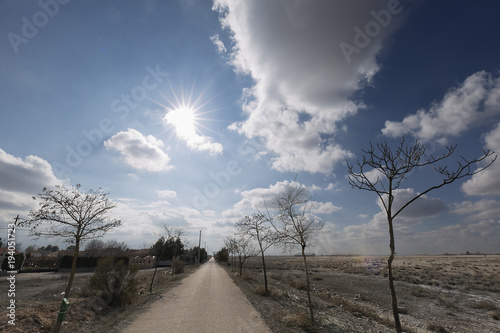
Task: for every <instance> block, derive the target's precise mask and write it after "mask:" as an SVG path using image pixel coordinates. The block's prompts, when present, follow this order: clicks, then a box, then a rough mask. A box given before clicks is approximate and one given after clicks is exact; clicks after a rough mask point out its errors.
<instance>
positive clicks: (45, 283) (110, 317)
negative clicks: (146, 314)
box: [0, 266, 194, 333]
mask: <svg viewBox="0 0 500 333" xmlns="http://www.w3.org/2000/svg"><path fill="white" fill-rule="evenodd" d="M153 271H154V270H153V269H148V270H140V271H139V272H138V273H137V275H136V277H137V278H138V281H139V283H138V295H137V297H136V299H135V301H134V303H133V304H131V305H130V306H128V307H124V308H111V307H109V306H106V304H105V303H104V302H103V301H102V300H101V299H100V298H99V297H97V296H94V295H93V293H92V292H90V291H89V290H87V288H86V284H87V280H88V278H89V277H90V275H91V274H90V273H80V274H77V275H76V276H75V281H74V283H73V287H72V294H71V295H70V299H69V302H70V307H69V311H68V315H67V317H66V321H65V322H64V323H63V326H62V330H63V332H83V333H91V332H121V328H122V327H123V326H124V325H125V324H126V323H129V322H130V321H131V320H132V319H133V318H134V316H135V315H137V314H138V313H140V312H141V311H143V310H144V309H146V308H147V304H149V303H151V302H153V301H155V300H158V299H159V298H161V297H162V296H161V295H160V294H161V293H163V292H165V291H167V290H169V289H170V288H172V287H173V286H175V285H176V284H177V283H179V281H180V280H181V279H182V278H183V277H185V276H187V275H189V274H190V273H191V272H192V271H194V269H193V268H192V267H191V266H186V273H183V274H179V275H176V276H175V277H174V278H172V277H171V270H170V268H159V269H158V271H157V273H156V276H155V280H154V285H153V294H150V293H149V286H150V283H151V277H152V275H153ZM68 275H69V273H30V274H19V275H17V279H16V296H15V300H16V303H15V304H16V321H15V323H16V326H14V327H13V326H11V325H8V324H7V312H6V311H5V310H4V309H6V306H7V302H8V301H9V299H8V297H7V291H8V289H9V288H8V283H7V280H6V276H1V277H0V295H1V297H0V308H1V310H0V316H1V318H2V320H1V321H0V332H22V333H34V332H53V327H54V321H55V319H56V318H57V313H58V311H59V306H60V304H61V300H62V294H64V293H63V292H64V289H65V287H66V284H67V279H68Z"/></svg>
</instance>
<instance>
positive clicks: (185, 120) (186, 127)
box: [164, 106, 197, 139]
mask: <svg viewBox="0 0 500 333" xmlns="http://www.w3.org/2000/svg"><path fill="white" fill-rule="evenodd" d="M164 119H165V120H166V122H167V123H168V124H170V125H172V126H173V127H174V128H175V132H176V133H177V135H178V136H179V137H182V138H185V139H193V138H195V137H196V135H197V134H196V110H195V109H194V108H190V107H185V106H181V107H179V108H175V109H172V110H170V111H169V112H168V113H167V114H166V115H165V118H164Z"/></svg>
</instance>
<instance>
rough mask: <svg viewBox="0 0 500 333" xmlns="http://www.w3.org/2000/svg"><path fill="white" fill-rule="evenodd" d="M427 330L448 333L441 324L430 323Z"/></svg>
mask: <svg viewBox="0 0 500 333" xmlns="http://www.w3.org/2000/svg"><path fill="white" fill-rule="evenodd" d="M427 329H428V330H429V331H431V332H438V333H446V332H448V331H447V330H446V328H444V327H443V326H442V325H441V324H439V323H429V324H428V325H427Z"/></svg>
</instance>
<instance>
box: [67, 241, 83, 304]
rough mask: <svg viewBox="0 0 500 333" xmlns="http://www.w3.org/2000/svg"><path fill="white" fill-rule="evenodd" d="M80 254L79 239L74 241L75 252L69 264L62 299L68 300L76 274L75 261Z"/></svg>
mask: <svg viewBox="0 0 500 333" xmlns="http://www.w3.org/2000/svg"><path fill="white" fill-rule="evenodd" d="M79 253H80V239H79V238H77V239H76V243H75V252H74V253H73V261H72V263H71V273H70V275H69V280H68V285H67V286H66V291H65V292H64V298H69V293H70V291H71V286H72V285H73V280H74V279H75V273H76V261H77V259H78V254H79Z"/></svg>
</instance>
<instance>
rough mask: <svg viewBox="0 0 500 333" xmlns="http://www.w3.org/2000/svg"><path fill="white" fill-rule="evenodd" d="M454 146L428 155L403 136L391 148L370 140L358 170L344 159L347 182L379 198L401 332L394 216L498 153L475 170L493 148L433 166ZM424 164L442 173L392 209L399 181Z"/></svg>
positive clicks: (391, 282)
mask: <svg viewBox="0 0 500 333" xmlns="http://www.w3.org/2000/svg"><path fill="white" fill-rule="evenodd" d="M456 147H457V146H456V145H455V146H447V147H445V152H444V153H443V154H442V155H440V156H438V157H434V156H432V154H430V155H428V156H427V155H426V148H425V146H424V145H422V144H421V143H419V142H418V141H415V143H414V144H412V145H410V146H407V145H405V140H404V138H403V139H402V140H401V143H400V144H399V146H397V148H396V149H395V150H394V151H393V150H392V149H391V147H390V146H389V144H388V143H387V142H383V143H378V144H377V145H376V146H373V144H372V143H371V142H370V148H369V149H367V150H362V152H363V153H364V155H363V159H362V160H361V161H360V160H358V161H357V162H356V166H357V169H359V171H357V172H356V171H354V166H353V165H351V164H349V163H347V168H348V171H349V184H350V185H351V186H352V187H353V188H357V189H361V190H366V191H371V192H375V193H376V194H377V196H378V197H379V199H380V201H381V202H382V205H383V208H384V211H385V213H386V216H387V222H388V223H389V237H390V244H389V247H390V250H391V254H390V256H389V259H388V261H387V264H388V271H389V288H390V290H391V297H392V311H393V315H394V322H395V326H396V331H397V332H402V328H401V322H400V320H399V312H398V303H397V297H396V290H395V287H394V277H393V274H392V262H393V260H394V255H395V253H396V252H395V241H394V227H393V221H394V219H395V218H396V217H397V216H398V215H399V214H400V213H401V212H402V211H403V210H404V209H405V208H406V207H408V205H410V204H411V203H413V202H415V201H416V200H417V199H418V198H420V197H422V196H423V195H425V194H427V193H429V192H430V191H433V190H436V189H438V188H441V187H443V186H445V185H448V184H451V183H453V182H454V181H456V180H459V179H462V178H464V177H468V176H472V175H474V174H477V173H479V172H481V171H483V170H484V169H485V168H487V167H489V166H490V165H491V164H492V163H493V162H494V161H495V160H496V157H497V156H496V155H495V156H494V157H493V158H492V160H491V161H489V162H488V163H487V164H486V166H485V167H483V168H479V169H476V170H473V169H472V166H474V165H475V164H478V163H479V162H481V161H483V160H485V159H486V158H488V157H492V155H493V154H494V152H490V151H483V155H482V156H481V157H479V158H475V159H472V160H469V159H466V158H465V157H463V156H460V160H459V161H458V162H457V166H456V168H455V169H454V170H450V169H449V168H448V167H447V166H434V165H436V163H438V162H441V161H443V160H445V159H447V158H448V157H450V156H452V155H453V153H454V152H455V149H456ZM426 166H433V169H434V170H435V171H436V172H437V173H438V174H439V175H440V176H441V181H440V182H438V183H437V184H436V185H434V186H431V187H429V188H427V189H426V190H424V191H422V192H419V193H417V194H415V196H414V197H413V198H411V199H410V200H408V201H407V202H406V203H404V204H403V205H402V206H401V207H400V208H398V209H395V207H394V205H393V204H394V199H395V191H396V190H397V189H398V188H399V187H400V186H401V184H402V182H403V181H404V180H406V179H407V177H408V176H409V175H410V173H411V172H412V171H413V170H414V169H415V168H421V167H426ZM374 171H375V172H377V173H378V174H377V176H376V177H374V176H373V172H374Z"/></svg>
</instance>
